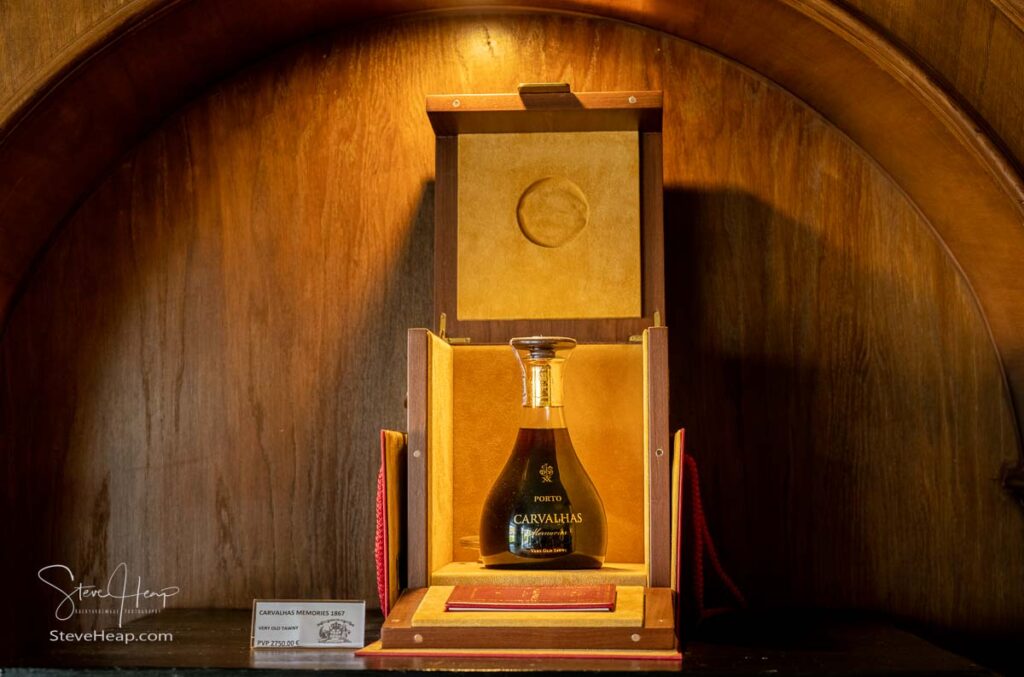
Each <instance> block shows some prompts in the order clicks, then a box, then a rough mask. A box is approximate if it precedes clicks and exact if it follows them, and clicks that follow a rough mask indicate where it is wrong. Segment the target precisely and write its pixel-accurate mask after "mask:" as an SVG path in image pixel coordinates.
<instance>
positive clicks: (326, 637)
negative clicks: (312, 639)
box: [317, 618, 353, 644]
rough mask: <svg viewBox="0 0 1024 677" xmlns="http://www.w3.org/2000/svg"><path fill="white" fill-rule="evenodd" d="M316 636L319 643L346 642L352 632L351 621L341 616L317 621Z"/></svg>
mask: <svg viewBox="0 0 1024 677" xmlns="http://www.w3.org/2000/svg"><path fill="white" fill-rule="evenodd" d="M317 626H318V628H319V630H318V631H317V636H318V637H319V638H320V643H321V644H347V643H348V641H349V636H350V635H351V634H352V626H353V623H352V621H346V620H343V619H341V618H328V619H327V620H326V621H320V622H319V623H317Z"/></svg>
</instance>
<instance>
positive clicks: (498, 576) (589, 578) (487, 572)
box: [430, 562, 647, 586]
mask: <svg viewBox="0 0 1024 677" xmlns="http://www.w3.org/2000/svg"><path fill="white" fill-rule="evenodd" d="M430 584H431V585H602V584H608V585H640V586H646V585H647V565H645V564H644V563H642V562H640V563H628V564H620V563H611V564H605V565H604V566H602V567H601V568H600V569H564V570H559V569H487V568H485V567H484V565H483V564H480V563H479V562H449V563H448V564H446V565H444V566H443V567H441V568H439V569H435V570H434V571H432V572H431V574H430Z"/></svg>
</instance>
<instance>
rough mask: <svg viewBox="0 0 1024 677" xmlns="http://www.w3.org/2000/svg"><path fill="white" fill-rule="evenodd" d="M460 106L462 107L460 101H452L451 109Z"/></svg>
mask: <svg viewBox="0 0 1024 677" xmlns="http://www.w3.org/2000/svg"><path fill="white" fill-rule="evenodd" d="M461 105H462V102H461V101H459V100H458V99H452V108H458V107H459V106H461Z"/></svg>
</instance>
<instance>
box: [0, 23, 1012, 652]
mask: <svg viewBox="0 0 1024 677" xmlns="http://www.w3.org/2000/svg"><path fill="white" fill-rule="evenodd" d="M563 79H566V80H570V81H571V82H572V83H573V86H574V88H575V89H578V90H614V89H641V88H642V89H664V90H665V92H666V109H665V121H664V123H665V124H664V134H665V137H664V140H665V148H664V155H665V184H666V187H667V192H666V202H665V211H666V218H665V224H666V231H667V232H666V247H667V252H668V253H667V261H666V277H667V298H668V307H667V313H666V316H667V321H668V324H669V326H671V327H672V331H671V346H670V348H671V360H672V398H673V399H672V407H673V409H672V411H673V422H674V423H675V424H680V425H686V426H687V427H688V429H689V430H688V435H687V438H688V446H689V447H690V449H691V450H693V452H694V455H695V456H697V458H698V459H699V461H700V462H701V464H702V466H703V468H704V470H705V477H706V482H707V490H706V492H705V494H706V498H707V501H708V506H707V507H708V512H709V520H710V522H711V526H712V528H713V529H714V531H715V534H716V537H717V538H718V540H719V547H720V551H721V553H722V555H723V559H724V560H725V563H726V565H727V567H728V568H729V569H730V570H731V572H732V573H734V574H735V578H736V579H737V582H738V583H739V584H740V585H741V587H743V588H744V591H745V592H746V593H747V594H748V596H749V597H750V598H751V599H752V600H753V602H754V603H755V604H758V605H767V604H817V605H841V606H846V605H852V606H859V607H866V608H878V609H884V610H888V611H891V612H893V613H896V614H899V615H901V616H905V617H910V618H914V619H918V620H920V621H924V622H927V623H931V624H933V625H935V626H937V627H943V628H947V629H953V630H962V631H979V632H980V631H996V630H999V631H1004V632H1007V633H1010V632H1015V631H1017V632H1019V630H1018V629H1019V628H1020V627H1021V621H1022V620H1024V583H1022V581H1021V579H1020V576H1019V575H1018V573H1019V572H1020V571H1021V570H1022V567H1024V530H1022V529H1021V527H1022V519H1021V515H1020V512H1019V510H1017V508H1016V507H1015V506H1014V505H1012V504H1011V503H1010V501H1009V500H1008V499H1007V498H1006V497H1005V496H1004V494H1003V493H1002V492H1001V490H1000V488H999V486H998V482H997V480H996V478H997V476H998V473H999V469H1000V467H1001V465H1002V464H1003V463H1004V462H1008V461H1012V460H1014V459H1015V458H1016V454H1017V447H1016V438H1015V431H1014V424H1013V416H1012V410H1011V406H1010V402H1009V400H1008V396H1007V393H1006V391H1005V389H1004V384H1003V379H1002V374H1001V371H1000V365H999V361H998V357H997V355H996V354H995V352H994V350H993V348H992V344H991V341H990V339H989V336H988V334H987V331H986V326H985V322H984V318H983V317H982V315H981V313H980V310H979V308H978V307H977V305H976V303H975V301H974V299H973V297H972V295H971V293H970V289H969V288H968V286H967V284H966V283H965V281H964V279H963V278H962V277H961V275H960V274H959V272H958V270H957V268H956V266H955V264H954V263H953V262H952V261H951V260H950V259H949V257H948V256H947V254H946V252H945V250H944V249H943V245H942V243H941V242H939V241H938V240H937V239H936V237H935V235H934V232H933V231H932V230H931V228H930V227H929V223H928V222H927V221H925V220H924V218H923V217H922V214H921V212H919V211H918V210H917V209H916V208H915V206H914V205H913V204H911V203H910V202H909V201H908V199H907V196H906V194H905V193H904V192H903V191H902V190H901V188H900V186H898V185H896V184H895V183H894V182H893V181H892V180H891V179H890V178H889V176H888V175H887V174H886V173H885V172H883V171H882V170H880V169H879V167H878V166H877V165H876V164H875V163H874V162H872V160H871V159H870V158H868V157H867V156H866V155H864V154H863V153H862V152H861V151H860V149H858V148H857V147H856V146H855V145H854V144H852V143H851V142H850V140H849V138H848V137H846V136H844V135H843V134H842V133H840V132H839V131H837V130H836V129H835V128H834V127H832V126H830V125H829V124H828V123H827V122H826V121H824V120H823V119H822V118H821V117H819V116H818V115H817V114H816V113H814V112H813V111H812V110H810V109H809V108H808V107H806V106H805V105H803V104H802V103H801V102H799V101H798V100H796V99H795V98H793V97H791V96H789V95H788V94H786V93H785V92H784V91H782V90H780V89H778V88H777V87H775V86H773V85H771V84H770V83H768V82H767V81H765V80H762V79H760V78H758V77H756V76H755V75H753V74H751V73H750V72H749V71H747V70H745V69H743V68H740V67H737V66H736V64H734V63H732V62H730V61H727V60H724V59H721V58H719V57H717V56H715V55H714V54H712V53H709V52H707V51H705V50H702V49H699V48H696V47H695V46H693V45H691V44H688V43H684V42H680V41H677V40H674V39H672V38H670V37H668V36H664V35H659V34H656V33H652V32H645V31H642V30H638V29H635V28H630V27H628V26H625V25H622V24H618V23H613V22H603V21H590V20H583V19H558V18H550V17H549V18H542V17H520V18H502V17H498V16H487V17H476V18H449V19H417V20H410V21H404V22H400V23H395V24H393V25H384V26H372V25H371V26H363V27H359V28H358V29H353V30H351V31H348V32H344V31H343V32H339V33H336V34H333V35H329V36H325V37H323V38H319V39H316V40H313V41H311V42H308V43H306V44H303V45H299V46H297V47H295V48H293V49H289V50H287V51H285V52H283V53H281V54H279V55H277V56H275V57H274V58H272V59H270V60H267V61H265V62H262V63H260V64H257V65H256V66H254V67H252V68H251V69H249V70H247V71H245V72H243V73H241V74H239V75H238V76H237V77H234V78H232V79H231V80H229V81H226V82H224V83H222V84H220V85H218V86H217V87H216V88H214V89H213V90H211V91H210V92H208V93H207V94H205V95H204V96H202V97H201V98H199V99H198V100H196V101H194V102H193V103H192V104H190V105H189V106H188V107H187V108H186V109H184V110H183V111H181V112H180V113H179V114H176V115H174V116H172V117H171V118H170V119H168V120H167V121H166V122H165V123H164V124H163V125H162V126H161V127H160V129H159V130H157V131H156V132H155V133H154V134H152V135H151V136H150V137H149V138H147V139H146V140H145V141H144V142H143V143H142V144H140V145H139V146H138V147H137V148H136V149H135V150H134V151H132V152H131V153H130V154H129V155H128V156H126V157H125V158H124V159H123V160H122V161H121V162H120V163H119V164H118V165H117V167H116V168H115V169H114V171H113V173H112V174H111V175H110V176H109V177H108V178H107V179H106V180H104V181H103V182H102V183H101V184H100V185H99V186H98V188H97V189H96V190H95V191H94V193H93V194H92V195H91V196H89V197H88V199H86V200H85V201H84V203H83V204H82V205H81V207H80V208H79V209H78V210H77V212H76V213H75V214H74V216H73V217H72V218H71V219H70V221H69V222H68V223H67V224H66V226H65V227H64V228H63V230H62V231H61V232H60V233H59V235H58V236H57V237H56V238H54V240H53V242H52V245H51V247H50V248H49V250H48V251H47V252H46V254H45V256H44V257H43V258H42V259H41V260H40V261H39V262H38V264H37V265H36V267H35V268H34V270H33V274H32V275H31V277H30V278H29V280H28V281H27V283H26V284H25V288H24V293H23V295H22V296H21V298H20V301H19V302H18V304H17V305H16V306H15V307H14V308H13V310H12V312H11V314H10V317H9V321H8V325H7V329H6V332H5V334H4V336H3V338H2V344H0V359H2V374H3V384H4V390H3V393H2V398H3V399H2V401H0V429H2V430H3V436H2V438H0V453H2V455H3V458H4V461H3V464H4V474H5V478H4V486H5V501H6V503H5V505H4V516H5V517H4V527H3V528H4V537H5V542H7V543H17V544H19V548H20V551H19V553H18V556H17V557H16V558H15V561H11V562H8V563H7V564H6V565H5V566H6V567H7V568H6V569H5V571H4V574H5V580H9V581H14V582H16V585H19V586H23V587H22V588H21V589H20V590H18V591H17V592H15V593H14V595H15V597H16V598H17V599H16V600H15V601H16V602H17V604H12V605H10V608H11V609H13V608H19V609H22V610H28V611H26V612H25V613H29V614H36V616H35V619H34V620H35V622H36V623H40V624H41V623H44V622H45V617H46V616H48V615H49V613H50V609H48V608H47V604H46V603H47V602H48V601H49V596H48V595H47V594H46V591H44V590H42V589H41V587H42V586H41V585H40V586H36V585H34V583H35V578H34V577H35V570H36V569H37V568H38V567H39V566H41V565H43V564H48V563H52V562H59V561H63V562H67V563H69V564H71V565H72V566H74V567H75V569H76V573H77V574H79V575H80V576H83V577H85V578H87V579H97V578H100V577H102V576H103V575H104V574H105V573H106V572H107V571H109V569H110V567H111V566H112V565H114V564H116V563H117V562H120V561H126V562H128V563H129V564H130V566H131V568H132V570H133V571H137V572H138V573H140V574H142V575H143V576H145V579H146V581H151V582H152V583H154V584H160V585H172V584H174V585H180V586H181V588H182V593H181V595H180V596H179V597H178V598H176V599H175V600H174V602H175V604H176V605H181V606H186V605H216V606H245V605H247V604H248V603H249V602H250V600H251V598H252V597H254V596H277V597H286V596H355V597H365V598H369V599H373V598H375V593H374V591H373V572H372V566H373V564H372V562H373V559H372V542H373V532H372V521H373V500H372V492H373V487H374V476H375V473H376V454H375V444H376V429H377V428H378V427H379V426H382V425H385V426H401V424H402V422H403V421H404V418H405V417H404V412H403V410H402V397H403V393H404V389H405V370H404V368H403V359H404V351H405V346H406V332H405V328H406V327H408V326H416V325H424V324H427V323H428V322H429V321H430V319H431V318H430V302H431V299H430V287H431V282H430V281H431V271H430V261H431V257H432V252H431V246H432V245H431V241H432V231H431V228H432V221H431V219H432V202H433V197H432V185H431V172H432V167H433V134H432V132H431V130H430V125H429V123H428V121H427V118H426V116H425V114H424V110H423V104H424V96H425V95H426V94H427V93H431V92H452V91H512V90H513V89H514V87H515V85H516V83H517V82H519V81H520V80H551V81H554V80H563ZM26 516H31V519H27V518H26ZM5 613H6V614H8V615H7V616H6V617H5V621H6V623H5V625H6V626H7V627H8V628H17V629H18V631H19V632H25V633H28V634H27V635H25V636H27V637H28V638H32V639H41V638H42V633H41V632H37V630H36V627H34V626H32V625H31V624H23V623H18V624H16V623H14V621H13V618H12V616H11V615H10V614H12V613H13V612H12V611H6V612H5ZM23 638H24V637H23Z"/></svg>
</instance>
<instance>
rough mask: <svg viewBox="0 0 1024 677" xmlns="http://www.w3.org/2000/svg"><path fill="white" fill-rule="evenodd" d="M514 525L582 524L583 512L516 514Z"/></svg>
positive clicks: (513, 518)
mask: <svg viewBox="0 0 1024 677" xmlns="http://www.w3.org/2000/svg"><path fill="white" fill-rule="evenodd" d="M512 523H513V524H517V525H518V524H582V523H583V513H581V512H556V513H550V512H545V513H528V514H523V513H516V514H514V515H512Z"/></svg>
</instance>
